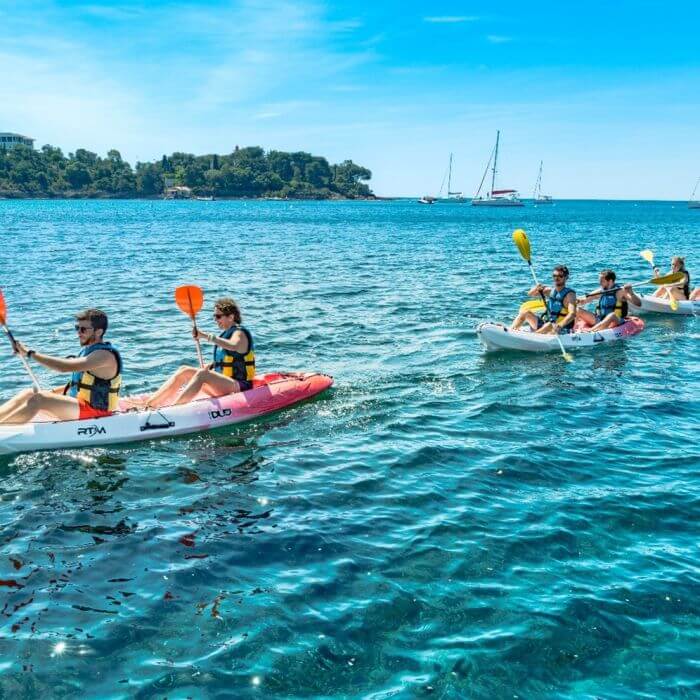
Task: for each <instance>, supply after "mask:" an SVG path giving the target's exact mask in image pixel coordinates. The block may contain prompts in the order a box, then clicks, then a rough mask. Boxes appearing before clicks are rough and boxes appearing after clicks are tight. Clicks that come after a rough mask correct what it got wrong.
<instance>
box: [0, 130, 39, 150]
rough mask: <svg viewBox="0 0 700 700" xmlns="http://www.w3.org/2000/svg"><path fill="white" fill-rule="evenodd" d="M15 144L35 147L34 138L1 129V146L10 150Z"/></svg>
mask: <svg viewBox="0 0 700 700" xmlns="http://www.w3.org/2000/svg"><path fill="white" fill-rule="evenodd" d="M15 146H29V148H34V139H30V138H29V136H22V134H13V133H11V132H9V131H0V148H3V149H5V150H7V151H9V150H10V149H11V148H14V147H15Z"/></svg>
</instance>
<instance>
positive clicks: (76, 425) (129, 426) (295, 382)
mask: <svg viewBox="0 0 700 700" xmlns="http://www.w3.org/2000/svg"><path fill="white" fill-rule="evenodd" d="M332 384H333V378H332V377H329V376H328V375H325V374H316V373H305V374H301V373H300V374H294V373H289V374H283V373H273V374H265V375H261V376H258V377H255V379H253V388H252V389H250V390H249V391H245V392H239V393H236V394H227V395H225V396H219V397H218V398H211V397H209V396H206V395H199V396H198V397H197V398H196V399H195V400H193V401H191V402H190V403H186V404H182V405H179V406H168V407H165V408H158V409H149V410H143V409H133V408H129V406H131V405H132V403H131V402H132V401H133V400H134V399H140V398H144V397H131V399H129V398H126V399H122V400H121V401H120V408H121V409H122V412H119V413H114V414H112V415H111V416H107V417H104V418H89V419H86V420H72V421H55V420H51V418H50V417H49V416H42V415H41V414H40V415H39V416H37V420H35V421H33V422H31V423H22V424H12V425H10V424H5V425H0V454H12V453H15V452H32V451H36V450H55V449H61V448H69V447H78V448H83V447H96V446H99V445H116V444H119V443H125V442H138V441H142V440H153V439H155V438H167V437H172V436H174V435H187V434H189V433H199V432H204V431H207V430H213V429H215V428H222V427H224V426H227V425H233V424H234V423H242V422H243V421H249V420H253V419H255V418H260V417H261V416H265V415H268V414H270V413H273V412H274V411H279V410H281V409H283V408H287V407H289V406H293V405H294V404H297V403H300V402H301V401H304V400H306V399H310V398H311V397H312V396H316V395H317V394H320V393H321V392H323V391H325V390H326V389H328V388H329V387H330V386H331V385H332Z"/></svg>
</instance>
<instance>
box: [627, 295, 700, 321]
mask: <svg viewBox="0 0 700 700" xmlns="http://www.w3.org/2000/svg"><path fill="white" fill-rule="evenodd" d="M640 299H641V301H642V305H641V306H635V305H634V304H630V311H634V313H636V314H638V313H640V312H647V313H654V314H672V315H674V316H700V299H696V300H695V301H689V300H688V299H684V300H679V301H678V302H677V304H676V308H675V309H674V308H672V307H671V300H670V299H668V298H667V297H654V296H650V295H647V294H645V295H644V296H642V297H640Z"/></svg>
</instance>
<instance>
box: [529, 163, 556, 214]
mask: <svg viewBox="0 0 700 700" xmlns="http://www.w3.org/2000/svg"><path fill="white" fill-rule="evenodd" d="M542 162H543V161H540V172H539V173H538V175H537V182H536V183H535V192H534V194H533V195H532V199H533V200H534V202H535V206H538V205H540V204H554V200H553V199H552V198H551V197H550V196H549V195H548V194H542Z"/></svg>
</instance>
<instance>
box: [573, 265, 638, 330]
mask: <svg viewBox="0 0 700 700" xmlns="http://www.w3.org/2000/svg"><path fill="white" fill-rule="evenodd" d="M598 279H599V282H600V289H599V290H596V291H595V292H591V293H590V294H587V295H586V296H585V297H583V298H581V299H578V305H579V306H585V305H586V304H588V303H590V302H592V301H595V300H596V299H597V300H598V306H597V307H596V310H595V313H591V312H590V311H586V310H585V309H579V310H578V312H577V314H576V316H577V318H579V319H580V320H582V321H583V322H584V323H585V324H586V325H587V326H591V329H590V330H591V331H604V330H605V329H606V328H615V326H619V325H620V324H622V323H625V321H626V320H627V308H628V304H629V302H632V303H633V304H634V305H635V306H641V305H642V300H641V299H640V298H639V297H638V296H637V295H636V294H635V293H634V292H633V291H632V285H631V284H625V285H623V286H620V285H619V284H615V279H616V275H615V273H614V272H613V271H612V270H603V271H602V272H601V273H600V277H599V278H598Z"/></svg>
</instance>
